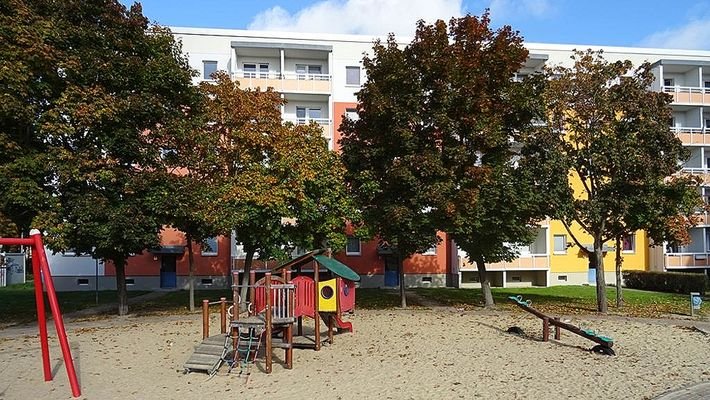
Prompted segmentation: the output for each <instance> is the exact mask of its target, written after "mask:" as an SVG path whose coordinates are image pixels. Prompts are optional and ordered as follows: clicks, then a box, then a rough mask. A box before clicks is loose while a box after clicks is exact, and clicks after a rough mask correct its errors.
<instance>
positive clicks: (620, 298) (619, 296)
mask: <svg viewBox="0 0 710 400" xmlns="http://www.w3.org/2000/svg"><path fill="white" fill-rule="evenodd" d="M623 261H624V260H623V259H622V258H621V236H617V237H616V308H621V307H623V306H624V293H623V291H622V290H621V264H622V263H623Z"/></svg>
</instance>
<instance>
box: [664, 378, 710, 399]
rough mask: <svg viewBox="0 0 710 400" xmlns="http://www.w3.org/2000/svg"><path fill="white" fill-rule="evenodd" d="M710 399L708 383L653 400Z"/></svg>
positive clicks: (691, 386)
mask: <svg viewBox="0 0 710 400" xmlns="http://www.w3.org/2000/svg"><path fill="white" fill-rule="evenodd" d="M703 399H710V382H701V383H696V384H694V385H690V386H686V387H683V388H681V389H676V390H673V391H671V392H667V393H664V394H662V395H660V396H658V397H656V398H655V399H654V400H703Z"/></svg>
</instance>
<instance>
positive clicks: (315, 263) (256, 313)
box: [184, 250, 360, 379]
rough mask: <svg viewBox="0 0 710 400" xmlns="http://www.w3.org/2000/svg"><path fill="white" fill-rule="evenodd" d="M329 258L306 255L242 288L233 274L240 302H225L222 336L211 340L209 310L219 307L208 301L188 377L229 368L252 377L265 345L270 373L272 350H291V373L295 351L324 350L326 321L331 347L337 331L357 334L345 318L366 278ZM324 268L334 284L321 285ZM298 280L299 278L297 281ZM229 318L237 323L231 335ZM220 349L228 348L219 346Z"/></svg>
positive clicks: (288, 364) (251, 279) (236, 299)
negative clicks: (310, 324) (309, 331)
mask: <svg viewBox="0 0 710 400" xmlns="http://www.w3.org/2000/svg"><path fill="white" fill-rule="evenodd" d="M323 252H324V250H316V251H312V252H310V253H308V254H304V255H303V256H300V257H298V258H296V259H293V260H291V261H289V262H287V263H285V264H282V265H280V266H278V267H276V268H274V269H272V270H270V271H269V272H266V273H265V274H264V277H263V278H261V279H259V280H256V272H255V271H251V273H250V274H249V284H248V285H240V284H238V282H241V280H240V273H239V272H238V271H233V272H232V274H233V275H232V279H233V282H235V284H234V285H232V289H233V291H234V300H233V301H227V299H225V298H222V299H221V300H220V301H219V304H220V322H221V323H220V327H221V330H220V332H221V333H220V335H216V336H210V335H209V306H210V304H217V302H215V303H210V302H209V301H208V300H204V301H203V307H202V318H203V319H202V320H203V326H202V339H203V342H202V344H201V345H199V346H198V347H197V348H196V349H195V352H194V353H193V354H192V356H191V357H190V358H189V359H188V360H187V362H186V363H185V366H184V368H185V371H186V372H191V371H205V372H207V373H209V374H210V375H213V374H215V373H217V370H218V369H219V367H220V366H221V365H222V363H223V362H226V363H227V364H228V365H229V370H230V372H231V370H232V369H233V368H235V367H239V370H240V375H242V374H245V375H246V376H247V377H248V376H249V368H250V366H251V365H252V364H253V363H254V361H255V359H256V357H257V354H259V348H260V346H261V343H262V342H263V345H264V348H265V351H264V355H265V368H264V369H265V371H266V372H267V373H270V372H271V370H272V368H271V367H272V350H273V349H275V348H278V349H283V350H285V355H284V358H283V360H284V364H285V367H286V368H287V369H291V368H292V367H293V349H294V348H295V347H299V348H313V349H315V350H320V347H321V334H320V327H321V322H320V321H321V319H322V320H324V321H325V322H326V325H327V327H328V342H329V343H333V333H334V331H335V330H336V328H337V329H338V330H345V331H349V332H352V331H353V327H352V323H350V322H344V321H343V320H342V318H341V317H342V313H344V312H348V311H352V310H354V308H355V282H356V281H359V280H360V276H359V275H358V274H357V273H356V272H354V271H353V270H351V269H350V268H348V267H347V266H346V265H344V264H342V263H340V262H339V261H337V260H335V259H332V258H329V257H326V256H325V255H322V253H323ZM304 267H306V268H308V269H305V268H304ZM321 267H323V268H324V269H325V271H324V272H325V273H326V274H327V275H329V277H328V278H329V279H328V280H324V281H321V277H324V276H323V275H321V273H320V269H321ZM277 273H280V274H281V275H280V276H279V275H276V274H277ZM292 274H295V275H297V276H296V277H295V278H293V279H291V277H292ZM241 288H247V289H248V292H249V293H248V296H247V299H242V298H241V297H240V295H239V293H240V289H241ZM267 293H268V295H267ZM228 303H231V304H233V307H232V308H231V309H232V310H233V312H231V313H230V312H228V311H227V304H228ZM240 309H242V310H244V309H246V310H247V311H248V312H247V315H246V316H245V317H244V318H241V317H240V315H239V311H238V310H240ZM227 314H230V317H231V321H230V322H229V330H228V329H227ZM304 317H309V318H311V319H312V320H313V321H314V325H315V326H314V329H313V333H314V336H315V337H314V338H310V337H306V336H304V335H303V318H304ZM295 323H297V324H298V331H297V336H298V337H299V338H298V339H299V340H298V341H294V332H293V325H294V324H295ZM274 339H276V341H274ZM220 343H223V346H219V344H220ZM247 379H248V378H247Z"/></svg>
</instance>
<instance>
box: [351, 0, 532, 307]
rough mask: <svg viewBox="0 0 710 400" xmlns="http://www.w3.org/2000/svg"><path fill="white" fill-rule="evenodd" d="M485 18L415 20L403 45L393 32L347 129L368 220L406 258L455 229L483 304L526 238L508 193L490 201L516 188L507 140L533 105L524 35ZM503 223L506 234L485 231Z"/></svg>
mask: <svg viewBox="0 0 710 400" xmlns="http://www.w3.org/2000/svg"><path fill="white" fill-rule="evenodd" d="M489 24H490V19H489V16H488V14H487V13H486V14H484V15H482V16H481V17H475V16H470V15H469V16H466V17H463V18H453V19H451V21H450V22H449V24H448V26H447V24H446V23H445V22H443V21H437V22H436V23H435V24H433V25H426V24H424V22H422V21H420V22H419V24H418V27H417V32H416V35H415V38H414V40H413V41H412V42H411V43H410V44H409V45H407V46H406V47H405V48H404V49H400V47H399V46H398V44H397V43H396V41H395V38H394V36H390V37H389V39H388V40H387V42H386V43H384V44H383V43H381V42H380V41H377V42H375V46H374V49H373V52H374V56H373V57H372V58H368V57H366V58H365V59H364V61H363V65H364V66H365V69H366V71H367V76H368V81H367V82H366V83H365V84H364V86H363V89H362V90H361V91H360V92H359V93H358V100H359V102H360V104H359V106H358V113H359V114H360V118H359V120H357V121H346V122H345V123H344V124H343V126H342V127H341V131H343V139H342V140H341V145H342V148H343V159H344V161H345V164H346V166H347V168H348V174H347V178H348V181H349V183H350V184H351V186H352V190H353V191H354V192H355V194H356V198H357V200H358V204H359V205H360V207H361V208H362V212H363V218H364V220H365V222H366V224H367V225H368V226H370V227H371V228H372V229H373V231H374V233H375V234H377V235H378V236H379V237H380V238H381V239H382V240H384V241H386V242H388V243H390V244H393V245H394V246H395V247H396V248H397V249H398V251H399V253H400V256H402V257H409V256H411V255H412V254H414V253H417V252H423V251H425V250H426V249H428V248H430V247H431V246H432V245H433V244H435V243H436V232H437V231H447V232H449V233H451V234H452V235H453V236H454V239H455V240H456V241H457V243H459V244H460V245H462V248H463V249H464V250H466V251H468V252H469V256H470V257H471V258H472V259H473V260H474V261H476V264H477V266H478V269H479V274H480V276H481V281H482V286H483V290H484V293H485V296H484V298H485V299H486V305H492V296H491V294H490V284H489V283H488V278H487V274H486V271H485V262H487V261H498V260H500V259H505V258H510V257H512V256H513V254H514V248H513V247H512V246H506V245H505V243H504V242H525V241H527V240H529V238H530V234H531V229H532V227H531V223H532V222H533V221H532V220H530V219H529V218H525V217H523V215H522V213H515V212H511V213H507V214H506V213H501V212H500V211H501V210H500V208H501V207H500V205H501V204H500V203H499V201H500V200H502V199H496V198H495V197H493V196H499V195H506V196H507V195H508V194H509V193H510V190H511V185H512V182H510V181H509V179H512V174H511V168H512V166H511V164H512V161H513V157H514V154H513V152H512V151H511V146H510V143H511V142H510V139H512V138H513V133H514V130H515V129H523V128H525V126H528V125H529V123H530V120H531V118H532V113H531V111H530V110H527V108H526V107H527V104H528V103H529V102H530V101H531V100H530V97H529V95H528V93H526V92H525V91H524V90H519V89H518V86H519V84H518V83H517V82H513V80H512V77H513V76H514V75H515V73H516V72H517V71H518V70H519V69H520V68H521V67H522V64H523V63H524V61H525V60H526V58H527V54H528V53H527V50H525V48H524V47H523V45H522V38H521V37H520V36H519V35H518V34H517V33H516V32H513V31H512V29H511V28H510V27H509V26H505V27H503V28H500V29H498V30H495V31H494V30H492V29H490V27H489ZM516 95H520V96H522V97H516ZM526 110H527V111H526ZM526 112H527V113H526ZM521 183H522V181H521ZM483 197H486V198H485V199H483ZM514 204H519V205H521V206H524V204H523V203H522V202H515V203H514ZM512 205H513V204H511V206H512ZM511 211H512V210H511ZM519 211H522V210H519ZM504 214H505V215H506V216H503V215H504ZM498 216H500V217H501V219H499V217H498ZM519 217H520V218H519ZM503 218H508V220H505V221H504V220H503ZM510 218H512V219H510ZM507 222H511V225H510V226H509V228H510V229H509V230H508V229H506V230H505V231H504V230H503V229H498V231H497V232H495V233H496V234H492V233H493V232H490V230H491V229H496V227H500V226H502V225H500V224H503V223H507ZM498 234H499V235H498ZM400 288H401V292H402V294H403V293H404V290H403V279H400ZM402 304H403V305H405V304H406V301H405V300H404V297H403V303H402Z"/></svg>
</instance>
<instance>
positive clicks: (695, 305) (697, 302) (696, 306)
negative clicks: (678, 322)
mask: <svg viewBox="0 0 710 400" xmlns="http://www.w3.org/2000/svg"><path fill="white" fill-rule="evenodd" d="M701 304H703V299H702V298H701V297H700V296H693V308H694V309H696V310H699V309H700V305H701Z"/></svg>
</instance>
